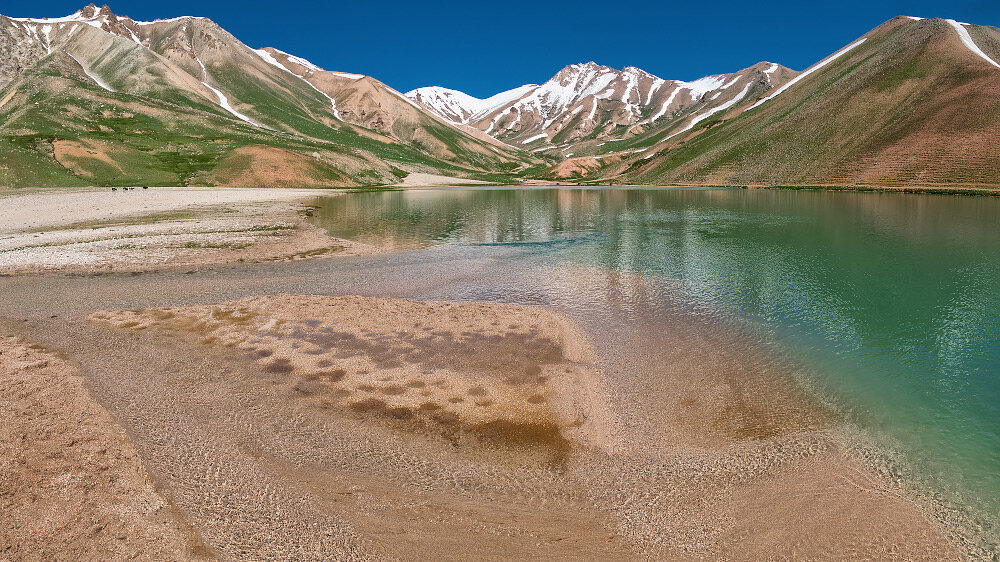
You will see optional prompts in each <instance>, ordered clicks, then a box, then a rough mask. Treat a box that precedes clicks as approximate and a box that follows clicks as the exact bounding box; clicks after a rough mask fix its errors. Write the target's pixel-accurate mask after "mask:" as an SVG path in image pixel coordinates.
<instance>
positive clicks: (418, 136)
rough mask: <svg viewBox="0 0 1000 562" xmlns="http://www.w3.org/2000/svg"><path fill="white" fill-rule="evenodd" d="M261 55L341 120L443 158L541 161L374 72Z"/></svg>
mask: <svg viewBox="0 0 1000 562" xmlns="http://www.w3.org/2000/svg"><path fill="white" fill-rule="evenodd" d="M258 53H261V55H262V56H264V57H265V58H267V59H268V60H269V62H270V63H271V65H272V66H274V67H276V68H278V69H283V70H285V74H288V75H293V76H296V77H298V78H300V79H301V80H302V81H304V83H306V84H308V85H309V86H310V87H312V88H314V89H315V90H316V91H318V92H320V93H321V94H322V95H324V96H326V97H327V99H328V101H329V103H330V104H331V105H332V106H333V107H334V108H335V111H336V113H337V118H338V119H341V120H343V121H345V122H347V123H352V124H355V125H358V126H361V127H365V128H367V129H370V130H373V131H377V132H379V133H381V134H383V135H386V136H388V137H390V138H393V139H397V140H399V141H401V142H403V143H408V144H414V145H416V146H419V147H421V148H423V149H424V150H426V151H428V152H430V153H432V154H434V155H436V156H438V157H440V158H442V159H443V160H446V161H452V162H469V163H472V164H474V165H477V166H480V167H483V168H484V169H495V168H498V167H499V168H500V169H517V168H521V167H524V166H528V165H531V164H533V163H536V162H537V160H535V159H532V158H530V157H529V156H528V155H527V154H525V153H524V152H523V151H520V150H517V149H513V148H512V147H510V146H507V145H505V144H503V143H501V142H498V141H496V139H493V138H492V137H489V136H487V135H484V134H482V133H481V132H480V131H479V130H477V129H475V128H472V127H467V126H463V125H462V124H456V123H450V122H448V121H446V120H444V119H442V118H441V117H438V116H437V115H435V114H433V113H431V112H430V111H428V110H426V109H425V108H423V107H421V106H420V105H419V104H417V103H414V102H413V101H411V100H410V99H409V98H407V97H406V96H404V95H403V94H401V93H399V92H398V91H396V90H395V89H393V88H391V87H389V86H387V85H386V84H384V83H382V82H381V81H379V80H377V79H375V78H372V77H371V76H364V75H361V74H352V73H346V72H336V71H327V70H324V69H322V68H319V67H318V66H316V65H314V64H312V63H310V62H309V61H308V60H305V59H302V58H301V57H296V56H294V55H290V54H288V53H285V52H283V51H280V50H277V49H273V48H270V47H268V48H264V49H261V50H258Z"/></svg>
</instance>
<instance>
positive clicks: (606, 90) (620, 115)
mask: <svg viewBox="0 0 1000 562" xmlns="http://www.w3.org/2000/svg"><path fill="white" fill-rule="evenodd" d="M796 74H797V73H795V72H794V71H792V70H789V69H787V68H785V67H782V66H780V65H778V64H773V63H759V64H757V65H754V66H752V67H750V68H747V69H744V70H741V71H739V72H734V73H731V74H719V75H715V76H706V77H704V78H700V79H698V80H695V81H692V82H684V81H680V80H664V79H662V78H659V77H657V76H654V75H652V74H650V73H648V72H645V71H643V70H640V69H638V68H635V67H631V66H630V67H627V68H625V69H624V70H616V69H614V68H610V67H607V66H601V65H598V64H596V63H593V62H588V63H585V64H574V65H571V66H567V67H566V68H564V69H562V70H561V71H559V72H558V73H557V74H556V75H555V76H553V77H552V78H551V79H550V80H548V81H547V82H545V83H544V84H541V85H533V84H532V85H526V86H521V87H519V88H515V89H513V90H509V91H506V92H502V93H500V94H497V95H495V96H492V97H490V98H487V99H485V100H481V99H478V98H475V97H472V96H469V95H468V94H465V93H463V92H459V91H456V90H449V89H447V88H442V87H437V86H433V87H426V88H418V89H416V90H413V91H411V92H408V93H407V94H406V95H407V96H408V97H409V98H411V99H413V100H414V101H417V102H419V103H421V104H423V105H424V106H426V107H427V108H429V109H431V110H433V111H434V112H435V113H437V114H438V115H440V116H441V117H443V118H445V119H447V120H449V121H451V122H452V123H458V124H464V125H470V126H472V127H476V128H478V129H480V130H482V131H483V132H485V133H487V134H490V135H493V136H494V137H496V138H498V139H500V140H503V141H504V142H506V143H508V144H512V145H516V146H523V147H528V148H530V149H531V150H533V151H537V152H542V151H551V152H552V153H553V154H561V155H562V156H567V155H568V154H569V153H576V154H580V153H584V152H589V153H593V154H597V153H599V152H601V151H600V150H598V149H597V147H598V146H601V145H602V144H603V143H605V142H610V141H619V140H622V139H626V138H630V137H633V136H636V135H640V134H643V133H645V132H647V131H650V130H656V129H659V128H662V127H663V126H665V125H667V124H668V123H670V122H672V121H673V120H675V119H676V118H678V117H679V116H681V115H685V114H689V113H691V112H692V111H694V110H701V111H705V112H708V111H711V110H712V109H713V108H723V109H724V108H725V107H726V104H727V103H730V102H731V101H732V98H733V96H735V95H739V97H740V98H741V99H742V97H743V96H747V95H762V94H763V93H764V92H766V91H768V90H769V89H771V88H776V87H780V86H781V85H783V84H784V83H786V82H787V81H789V80H791V79H793V78H794V77H795V75H796Z"/></svg>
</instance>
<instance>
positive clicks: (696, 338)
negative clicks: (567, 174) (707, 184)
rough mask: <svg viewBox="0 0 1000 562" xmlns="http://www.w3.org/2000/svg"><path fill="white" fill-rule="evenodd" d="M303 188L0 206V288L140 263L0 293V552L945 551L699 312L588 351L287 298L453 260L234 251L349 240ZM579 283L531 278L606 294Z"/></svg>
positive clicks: (746, 351)
mask: <svg viewBox="0 0 1000 562" xmlns="http://www.w3.org/2000/svg"><path fill="white" fill-rule="evenodd" d="M321 194H322V195H329V193H328V192H322V193H321ZM315 195H316V192H313V191H301V192H299V191H279V190H244V189H240V190H229V189H206V190H190V189H163V190H162V191H160V190H153V189H151V190H149V191H147V192H142V191H138V190H137V191H130V192H126V193H121V192H114V193H112V192H110V191H109V190H73V191H68V192H65V193H64V192H59V193H54V192H20V191H16V192H14V193H11V192H9V191H8V192H0V207H2V210H0V214H2V217H10V218H11V221H10V222H3V220H0V225H2V226H0V273H32V272H44V271H108V270H112V271H137V270H155V269H160V268H166V270H165V271H162V272H160V273H154V274H150V275H144V276H139V277H134V276H131V275H118V276H116V275H110V276H44V277H38V278H37V279H36V278H30V277H19V276H13V277H9V278H5V279H0V288H2V289H3V294H2V295H0V311H2V312H0V327H2V328H3V330H4V331H5V332H6V333H8V334H17V335H18V336H20V337H21V338H22V339H21V340H14V339H9V338H8V339H0V379H2V380H3V384H2V385H0V404H2V405H4V406H2V407H0V422H3V423H2V424H0V431H6V433H5V434H4V439H3V440H0V447H3V446H6V447H8V448H10V451H9V453H10V454H7V453H8V451H2V452H3V453H4V454H3V455H0V462H8V463H9V465H8V466H4V471H2V472H0V475H3V476H0V501H3V502H5V503H4V506H5V507H9V508H10V510H6V509H5V510H4V511H3V513H4V515H3V516H0V518H3V521H2V522H3V523H4V525H2V526H0V560H4V559H5V558H9V559H11V560H18V559H22V558H28V559H31V558H50V557H60V556H62V557H65V558H74V559H109V558H111V559H114V558H119V557H120V558H124V557H127V556H130V555H132V554H135V553H141V555H140V558H142V557H143V556H145V557H146V558H148V559H185V558H198V557H200V556H209V557H210V556H218V557H220V558H222V559H260V560H287V559H303V560H306V559H317V560H319V559H330V558H341V559H355V560H386V559H390V560H391V559H400V560H403V559H441V560H452V559H454V560H469V559H474V560H480V559H483V560H527V559H539V558H544V559H588V560H589V559H594V560H623V559H637V560H638V559H643V560H650V559H655V560H663V559H667V560H720V559H722V560H761V559H795V560H798V559H809V560H841V559H845V558H849V559H884V560H897V559H905V560H956V559H960V557H961V555H960V554H959V551H958V550H956V548H955V547H954V546H953V545H952V544H951V543H950V542H949V535H948V533H947V529H945V528H944V527H943V526H942V525H941V524H940V523H938V522H937V521H935V520H933V519H932V518H930V517H928V515H927V513H926V512H924V511H922V510H921V509H920V508H919V507H918V506H917V505H916V504H914V503H912V502H911V501H910V500H908V499H906V497H905V496H904V494H902V493H901V491H900V489H899V488H898V487H897V486H896V485H895V484H894V483H893V482H891V481H889V480H888V479H887V478H883V477H882V476H880V475H879V474H878V473H877V472H874V471H872V470H871V469H870V467H868V466H866V465H865V464H864V462H863V461H862V460H860V459H858V458H857V457H856V456H855V455H854V453H853V452H852V444H851V443H850V442H848V441H847V440H845V439H844V437H843V436H842V435H841V434H839V433H838V432H837V431H836V423H837V422H836V419H835V416H834V414H832V413H831V412H830V411H828V410H827V409H825V408H824V407H822V406H821V405H819V404H817V403H816V402H815V400H813V399H812V398H811V397H810V395H809V394H808V393H806V392H804V391H803V390H802V389H801V388H798V387H797V386H795V385H794V384H792V382H791V380H790V377H789V376H787V372H784V371H783V370H782V369H783V367H782V366H781V365H778V364H777V363H775V362H774V361H772V358H770V357H769V356H767V355H766V353H763V352H761V351H760V350H758V349H756V348H754V346H753V345H751V344H750V343H747V342H744V341H742V340H741V339H740V336H739V334H738V332H736V331H734V330H729V329H727V328H725V327H720V325H719V324H718V323H717V322H716V321H715V320H714V319H707V318H705V317H704V316H703V315H687V314H686V313H684V312H683V310H681V309H676V310H674V311H673V312H672V313H671V318H670V319H669V320H664V319H663V318H662V317H660V316H656V317H655V318H650V319H649V321H650V323H649V324H648V325H646V324H645V323H644V320H643V319H642V318H639V319H635V318H632V319H630V321H629V322H628V323H627V324H624V325H620V326H617V327H614V328H612V329H609V330H608V331H607V332H606V333H603V334H602V333H600V332H597V333H596V334H595V333H590V334H591V335H592V336H595V335H596V337H591V338H589V339H588V338H587V337H584V335H583V332H582V331H581V328H580V327H578V326H577V325H575V324H574V323H573V322H571V321H570V320H568V319H567V318H566V317H564V316H562V315H560V314H557V313H555V312H552V311H549V310H546V309H543V308H538V307H525V306H511V305H501V304H493V303H482V302H475V303H450V302H417V301H411V300H404V299H396V298H385V297H360V296H339V297H334V296H316V295H306V294H301V293H305V292H307V291H322V290H325V288H327V287H336V290H338V291H339V290H341V284H343V286H344V287H345V288H344V289H343V290H344V291H359V292H360V291H364V292H369V293H375V294H381V295H384V294H387V293H388V294H395V293H393V291H398V290H400V289H399V287H400V286H402V287H407V286H409V287H413V286H415V285H416V286H427V287H435V286H436V284H437V283H445V282H446V281H445V280H443V279H434V278H433V277H434V276H435V275H439V276H442V277H445V276H456V277H451V278H452V279H454V278H462V277H461V276H463V275H466V271H465V270H466V269H469V268H471V267H474V264H473V262H472V261H470V260H468V259H467V258H466V259H467V261H460V262H459V265H458V266H457V270H455V269H448V268H444V269H433V268H434V267H435V266H436V264H435V263H434V262H431V263H429V264H426V263H421V262H419V260H418V259H417V258H415V257H412V256H410V257H407V258H406V259H401V260H400V261H391V260H387V259H386V258H389V257H392V256H373V257H372V258H368V259H370V260H372V263H370V264H368V267H369V269H363V268H361V267H360V266H359V265H358V264H359V263H360V262H361V261H362V260H363V259H364V258H358V259H357V260H347V261H345V262H343V263H344V267H343V268H336V267H331V269H330V271H327V272H324V271H323V270H322V269H317V271H319V272H318V273H317V271H312V269H314V268H316V266H319V265H324V266H330V265H331V264H334V263H335V262H339V261H340V260H327V261H323V262H319V263H309V264H294V263H283V264H268V263H263V262H269V261H280V260H287V261H295V260H297V259H301V258H306V257H311V256H315V255H348V254H354V255H361V254H367V253H373V252H378V250H377V249H374V248H370V247H367V246H363V245H360V244H354V243H351V242H349V241H341V240H336V239H331V238H329V237H327V235H326V234H325V233H323V232H320V231H319V230H317V229H315V228H313V227H311V226H309V225H308V224H306V223H305V222H304V221H303V218H302V216H301V214H300V211H302V206H301V204H300V203H299V202H298V201H300V200H301V199H302V198H303V197H310V196H315ZM146 196H148V197H146ZM63 197H66V198H68V199H66V200H65V201H63ZM144 197H146V198H145V199H143V198H144ZM76 210H79V212H78V213H77V212H76ZM34 212H37V213H38V215H37V216H34V217H33V218H26V217H28V216H29V214H30V213H34ZM241 260H242V261H246V262H253V261H256V262H262V263H259V264H257V265H253V266H247V267H246V268H244V267H243V266H240V267H234V268H229V269H226V268H220V270H219V271H217V272H212V275H207V274H205V275H202V274H200V273H199V272H197V271H196V272H193V273H194V274H192V275H186V274H184V273H185V272H182V271H174V270H172V269H170V268H173V267H180V266H184V267H187V266H189V265H197V264H209V263H227V262H236V261H241ZM407 260H414V261H413V263H412V264H411V263H410V262H409V261H407ZM298 265H301V266H302V267H300V268H298V269H302V268H303V267H306V266H308V268H309V269H310V270H309V271H298V270H297V269H296V268H297V266H298ZM450 267H451V268H455V267H456V266H454V265H451V266H450ZM5 268H6V269H5ZM428 268H431V269H428ZM244 269H248V270H249V271H250V273H247V272H246V271H244ZM434 272H437V273H436V274H435V273H434ZM257 273H260V274H262V275H261V276H260V279H258V278H257V277H255V275H256V274H257ZM381 275H384V276H385V277H379V276H381ZM425 277H430V279H425ZM606 277H607V275H606V273H603V272H600V273H598V274H596V275H595V274H594V273H593V272H589V271H583V270H579V271H570V270H566V269H565V268H564V269H561V270H559V271H555V272H549V275H548V276H547V277H546V278H545V280H544V282H543V283H551V284H554V285H557V286H558V287H560V290H561V291H562V292H564V293H565V292H570V293H572V292H573V291H574V287H575V286H576V285H575V284H577V283H582V284H588V283H591V284H592V283H594V282H595V279H599V280H601V281H602V282H607V283H609V285H608V287H609V294H611V293H613V291H614V290H621V288H622V287H631V286H633V282H634V280H628V279H611V280H609V279H607V278H606ZM400 279H402V280H403V281H402V282H401V284H396V283H397V282H398V280H400ZM462 279H464V278H462ZM407 283H408V284H409V285H407ZM481 284H484V283H481ZM636 284H638V283H637V282H636ZM286 286H292V287H295V288H293V289H284V288H282V289H280V290H276V289H275V287H286ZM289 292H293V293H299V294H288V293H289ZM273 293H278V294H273ZM639 293H642V291H639ZM262 294H270V295H271V296H259V295H262ZM347 294H351V293H347ZM43 295H45V296H44V297H43ZM207 295H225V296H222V297H218V296H217V297H212V296H207ZM232 295H240V296H246V298H240V299H239V300H231V299H234V298H236V297H234V296H232ZM247 295H249V296H247ZM476 298H488V297H476ZM649 298H662V295H659V296H657V295H655V294H651V295H650V296H649ZM158 299H166V301H167V302H171V303H182V304H176V305H173V306H163V305H161V304H157V305H147V304H143V303H147V302H160V301H158ZM609 300H613V298H611V297H609ZM629 302H630V303H632V304H633V305H636V304H637V303H636V298H635V295H632V296H631V297H630V298H629ZM648 304H649V303H645V304H644V306H646V307H647V308H649V310H655V308H654V307H651V306H648ZM640 308H642V307H641V306H640ZM126 309H127V310H126ZM654 316H655V315H654ZM25 341H37V342H40V343H42V344H44V345H46V346H48V347H50V348H52V349H57V350H58V351H59V353H58V355H56V354H54V353H49V352H43V351H42V350H40V349H31V348H29V347H27V346H26V345H25V343H24V342H25ZM597 350H601V351H600V352H598V351H597ZM60 357H61V358H62V359H60ZM599 357H603V358H604V359H599ZM609 357H612V358H613V359H614V361H608V358H609ZM76 369H79V371H77V370H76ZM82 379H85V380H86V382H87V389H86V390H85V389H84V387H83V386H82V384H81V380H82ZM88 390H89V392H88ZM67 397H69V399H67ZM95 400H97V401H98V402H99V403H100V404H101V405H103V406H104V407H105V408H107V411H105V410H104V409H103V408H102V407H101V406H99V405H98V402H95ZM7 404H10V405H11V407H10V408H7V407H6V405H7ZM108 412H110V414H111V415H109V414H108ZM112 416H113V418H112ZM116 420H117V422H116ZM122 428H126V429H127V431H128V435H126V434H125V432H124V430H123V429H122ZM8 459H22V460H23V462H21V464H10V463H11V462H12V461H9V460H8ZM8 468H9V469H10V470H8ZM7 475H10V476H7ZM151 481H152V482H155V483H156V487H155V488H154V487H153V486H152V485H151V484H150V482H151ZM105 482H106V483H107V484H105ZM168 500H169V501H168ZM109 506H112V507H109ZM7 513H10V514H11V515H7ZM41 523H45V524H46V525H50V526H48V527H43V526H40V525H41ZM52 525H55V527H52ZM53 528H56V529H58V531H57V532H56V535H57V536H58V537H59V538H58V539H52V538H48V537H49V536H50V535H46V534H45V533H47V532H49V533H51V531H52V529H53ZM122 536H124V538H119V537H122ZM46 549H48V550H46ZM39 553H40V554H39ZM50 553H51V556H48V554H50Z"/></svg>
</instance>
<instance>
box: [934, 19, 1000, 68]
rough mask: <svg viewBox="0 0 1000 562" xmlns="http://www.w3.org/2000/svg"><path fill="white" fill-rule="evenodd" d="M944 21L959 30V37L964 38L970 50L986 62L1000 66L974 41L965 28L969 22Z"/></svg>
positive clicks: (964, 42)
mask: <svg viewBox="0 0 1000 562" xmlns="http://www.w3.org/2000/svg"><path fill="white" fill-rule="evenodd" d="M944 21H946V22H948V25H950V26H952V27H953V28H955V31H957V32H958V38H959V39H961V40H962V43H963V44H964V45H965V46H966V47H968V49H969V50H970V51H972V52H973V53H975V54H976V55H978V56H979V57H980V58H982V59H983V60H985V61H986V62H988V63H990V64H992V65H993V66H995V67H997V68H1000V64H997V61H995V60H993V59H991V58H990V57H989V55H987V54H986V53H984V52H983V50H982V49H980V48H979V46H978V45H976V42H975V41H973V39H972V36H971V35H969V30H968V29H965V26H967V25H969V24H967V23H959V22H957V21H955V20H944Z"/></svg>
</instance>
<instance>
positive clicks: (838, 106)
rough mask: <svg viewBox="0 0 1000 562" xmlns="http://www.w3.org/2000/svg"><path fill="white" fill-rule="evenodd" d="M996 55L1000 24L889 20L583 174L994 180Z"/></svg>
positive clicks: (999, 169)
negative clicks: (755, 95) (775, 83)
mask: <svg viewBox="0 0 1000 562" xmlns="http://www.w3.org/2000/svg"><path fill="white" fill-rule="evenodd" d="M959 29H964V30H966V31H967V33H968V38H969V39H971V40H972V43H973V44H972V45H970V44H969V41H967V40H965V38H963V35H964V34H961V33H959ZM973 47H975V48H973ZM996 60H1000V30H997V29H995V28H989V27H978V26H968V25H962V24H957V23H955V22H951V23H950V22H948V21H946V20H941V19H932V20H927V19H924V20H921V19H917V18H908V17H898V18H894V19H892V20H890V21H888V22H886V23H885V24H883V25H882V26H880V27H878V28H876V29H875V30H873V31H871V32H870V33H868V34H866V35H865V36H863V37H861V38H859V39H858V40H857V41H854V42H852V43H850V44H849V45H846V46H845V47H844V48H843V49H840V50H838V51H837V52H835V53H833V54H831V55H830V56H829V57H827V58H825V59H823V60H822V61H819V62H818V63H816V64H815V65H813V66H812V67H810V68H809V69H806V71H804V72H803V73H802V74H801V75H799V76H798V77H797V78H796V79H795V80H793V81H792V82H790V83H789V84H787V85H786V86H785V87H783V88H779V89H777V90H775V91H772V92H769V93H768V95H766V96H764V97H763V98H761V99H760V100H757V101H754V103H752V104H751V103H749V102H750V101H753V100H752V99H748V100H745V101H744V102H742V103H739V104H737V105H735V106H733V107H732V108H731V109H730V110H728V111H725V112H720V113H717V114H715V115H713V116H712V117H711V118H709V119H706V120H703V121H701V122H699V123H697V124H696V125H695V126H694V127H693V128H691V129H690V130H688V131H684V132H683V133H682V134H679V135H677V136H675V137H673V138H665V139H664V140H663V141H662V142H660V143H658V144H656V145H655V147H654V148H652V149H649V150H646V151H643V152H638V153H635V154H629V155H627V156H626V157H625V158H624V160H623V161H622V162H619V163H615V164H613V165H606V166H603V167H601V168H600V170H599V171H597V172H591V174H592V176H593V177H604V178H618V179H621V180H623V181H634V182H641V183H672V182H683V183H705V184H765V185H775V184H779V185H784V184H787V185H808V184H824V185H826V184H838V185H858V184H861V185H886V186H907V185H914V186H934V185H997V184H1000V142H998V140H1000V104H998V103H997V100H998V99H1000V68H997V67H996V66H995V65H994V64H993V62H994V61H996Z"/></svg>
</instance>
